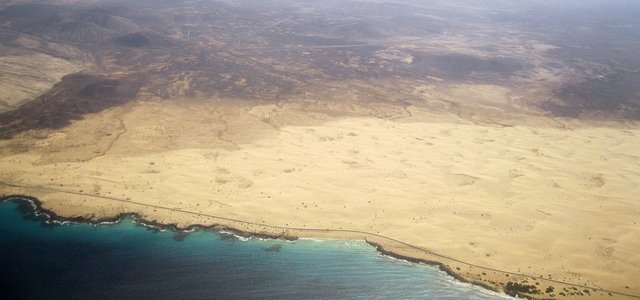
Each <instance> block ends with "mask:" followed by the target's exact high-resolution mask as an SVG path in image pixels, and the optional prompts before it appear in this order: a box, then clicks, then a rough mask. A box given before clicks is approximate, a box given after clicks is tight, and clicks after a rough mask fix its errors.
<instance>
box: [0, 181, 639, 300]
mask: <svg viewBox="0 0 640 300" xmlns="http://www.w3.org/2000/svg"><path fill="white" fill-rule="evenodd" d="M0 185H3V186H5V187H11V188H18V189H25V190H33V191H38V190H40V191H45V192H56V193H63V194H69V195H78V196H84V197H92V198H97V199H100V200H106V201H108V202H111V203H118V202H120V203H127V204H130V205H135V206H138V207H139V209H138V210H134V211H129V212H127V211H120V212H117V213H113V214H111V215H109V214H105V213H104V212H103V213H102V214H101V215H100V216H96V215H95V214H89V217H86V216H65V215H64V212H62V213H61V212H59V211H58V212H57V213H56V211H54V210H50V209H47V208H45V207H43V206H46V203H43V201H41V200H39V199H37V198H36V197H32V196H26V195H22V194H12V195H3V196H0V201H9V200H19V201H20V202H21V203H22V205H23V206H24V205H28V206H30V207H31V209H32V210H33V212H34V214H35V215H36V216H38V217H39V218H40V220H42V221H44V222H47V223H59V224H60V223H65V222H75V223H90V224H100V223H113V222H118V221H119V220H121V219H122V218H124V217H127V216H129V217H132V218H134V220H136V222H138V223H141V224H143V225H147V226H151V227H156V228H160V229H166V230H173V231H176V232H188V231H192V230H194V229H196V228H198V229H212V230H218V231H220V230H224V231H229V232H231V233H233V234H236V235H238V236H241V237H257V238H273V239H283V240H291V241H293V240H296V239H298V238H300V237H304V238H332V239H351V240H363V241H366V242H367V243H369V244H370V245H372V246H373V247H375V248H376V249H377V250H378V251H379V252H380V253H382V254H384V255H388V256H391V257H395V258H398V259H403V260H407V261H410V262H414V263H425V264H429V265H435V266H438V267H439V268H440V269H441V270H443V271H444V272H446V273H447V274H449V275H450V276H452V277H454V278H456V279H458V280H460V281H462V282H467V283H471V284H474V285H477V286H480V287H483V288H486V289H489V290H492V291H496V292H504V293H506V294H508V295H511V296H518V297H525V298H528V299H542V298H548V297H558V298H562V296H564V295H566V296H570V297H576V296H599V297H598V298H604V297H614V296H615V297H616V298H620V297H626V298H628V299H640V296H638V295H632V294H627V293H622V292H617V291H611V290H606V289H601V288H598V287H593V286H588V285H581V284H574V283H570V282H564V281H560V280H555V279H549V278H544V277H539V276H532V275H527V274H523V273H517V272H510V271H504V270H497V269H493V268H488V267H484V266H480V265H476V264H473V263H469V262H465V261H462V260H459V259H456V258H453V257H449V256H446V255H442V254H439V253H435V252H433V251H431V250H429V249H427V248H424V247H420V246H416V245H412V244H409V243H406V242H403V241H400V240H397V239H394V238H391V237H387V236H383V235H380V234H376V233H371V232H365V231H358V230H349V229H324V228H297V227H285V226H274V225H267V224H260V223H255V222H247V221H242V220H237V219H233V218H227V217H223V216H216V215H211V214H205V213H199V212H194V211H188V210H184V209H180V208H171V207H165V206H160V205H154V204H148V203H141V202H136V201H134V200H128V199H120V198H117V197H110V196H103V195H92V194H88V193H79V192H73V191H65V190H62V189H55V188H48V187H38V186H26V185H17V184H12V183H8V182H0ZM145 209H155V210H162V211H165V212H166V213H169V214H171V215H174V217H179V215H183V216H189V217H190V219H191V220H192V221H193V222H192V223H191V222H190V224H189V225H186V226H179V225H177V223H170V222H159V221H157V220H152V219H149V218H148V217H146V216H145V213H144V210H145ZM132 210H133V209H132ZM196 221H197V222H196ZM560 293H562V294H560Z"/></svg>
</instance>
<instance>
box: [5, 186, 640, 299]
mask: <svg viewBox="0 0 640 300" xmlns="http://www.w3.org/2000/svg"><path fill="white" fill-rule="evenodd" d="M0 185H4V186H8V187H13V188H22V189H30V190H39V191H45V192H56V193H64V194H72V195H79V196H85V197H93V198H100V199H104V200H108V201H113V202H121V203H128V204H134V205H139V206H144V207H149V208H155V209H161V210H165V211H171V212H180V213H185V214H190V215H194V216H200V217H206V218H212V219H218V220H225V221H229V222H234V223H238V224H244V225H253V226H261V227H265V228H272V229H279V230H283V231H286V230H293V231H300V232H311V233H313V232H322V233H330V232H335V233H355V234H361V235H363V236H364V239H365V241H366V242H368V243H370V244H372V245H373V243H371V242H370V241H369V240H368V239H367V236H369V237H376V238H379V239H382V240H386V241H391V242H393V243H396V244H398V245H402V246H404V247H407V248H409V249H413V250H418V251H421V252H424V253H426V254H429V255H432V256H434V257H438V258H442V259H446V260H450V261H454V262H456V263H459V264H462V265H466V266H471V267H474V268H478V269H480V270H485V271H491V272H496V273H500V274H508V275H513V276H521V277H525V278H529V279H535V280H540V281H545V282H552V283H557V284H562V285H566V286H571V287H576V288H578V287H579V288H583V289H591V290H594V291H599V292H604V293H610V294H612V295H619V296H626V297H631V298H636V299H640V295H634V294H628V293H623V292H617V291H612V290H607V289H602V288H598V287H593V286H588V285H582V284H575V283H570V282H565V281H561V280H556V279H550V278H544V277H541V276H534V275H527V274H523V273H517V272H511V271H505V270H498V269H494V268H491V267H485V266H480V265H477V264H474V263H471V262H467V261H463V260H460V259H456V258H453V257H450V256H446V255H443V254H439V253H436V252H434V251H431V250H429V249H427V248H425V247H420V246H416V245H412V244H409V243H407V242H403V241H401V240H398V239H394V238H392V237H388V236H384V235H380V234H377V233H372V232H366V231H360V230H350V229H326V228H300V227H287V226H277V225H266V224H261V223H256V222H250V221H243V220H238V219H233V218H227V217H222V216H216V215H211V214H205V213H200V212H194V211H189V210H184V209H180V208H171V207H167V206H161V205H155V204H148V203H143V202H137V201H134V200H127V199H121V198H117V197H110V196H102V195H94V194H88V193H80V192H74V191H68V190H63V189H56V188H50V187H43V186H29V185H22V184H14V183H9V182H4V181H0ZM20 197H21V196H18V195H10V196H3V197H1V198H0V202H2V201H4V200H7V199H9V198H20ZM23 197H26V196H23ZM141 221H144V220H141ZM248 233H249V234H250V232H248ZM274 237H275V236H274ZM391 255H393V253H391ZM416 261H422V260H420V259H416ZM427 263H431V264H438V265H440V266H441V267H444V264H443V263H440V262H427ZM453 273H455V272H453ZM458 277H460V276H458ZM461 279H463V278H461Z"/></svg>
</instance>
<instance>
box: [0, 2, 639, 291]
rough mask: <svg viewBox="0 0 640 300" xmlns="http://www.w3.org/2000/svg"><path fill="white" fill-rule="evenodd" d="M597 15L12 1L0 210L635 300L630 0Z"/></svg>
mask: <svg viewBox="0 0 640 300" xmlns="http://www.w3.org/2000/svg"><path fill="white" fill-rule="evenodd" d="M600 2H601V1H600ZM600 2H599V1H592V2H589V4H585V5H583V6H579V7H578V6H575V5H570V4H566V3H564V4H563V3H560V4H558V3H552V2H548V1H532V2H531V3H528V2H527V3H515V1H513V2H511V1H489V2H487V3H489V4H487V3H485V2H482V3H480V2H478V1H472V0H464V1H455V2H452V1H430V3H429V4H428V5H427V4H425V3H422V1H408V0H407V1H400V0H398V1H337V0H336V1H333V0H332V1H302V2H301V1H283V0H277V1H276V0H272V1H257V0H256V1H242V2H239V1H181V0H177V1H173V0H171V1H169V0H167V1H157V0H141V1H101V0H96V1H42V2H38V1H3V2H0V88H1V89H0V196H9V195H23V196H29V197H35V198H37V199H38V200H39V201H40V202H41V203H42V207H43V208H44V209H47V210H50V211H53V212H55V213H56V214H57V215H59V216H61V217H69V218H76V217H77V218H87V219H97V218H103V217H113V216H117V215H119V214H122V213H136V214H138V215H139V216H141V217H142V218H144V219H146V220H149V221H154V222H159V223H164V224H177V226H179V227H180V228H186V227H188V226H189V225H193V224H202V225H214V224H216V225H221V226H224V227H228V228H232V229H234V230H238V231H242V232H245V233H248V234H259V235H267V236H271V237H282V236H285V237H291V236H297V237H320V238H324V237H327V238H344V239H365V240H367V241H368V242H370V243H371V244H373V245H376V246H377V247H378V248H379V250H380V251H382V252H384V253H389V254H392V255H395V256H398V257H402V258H406V259H410V260H418V261H426V262H429V263H433V264H438V265H440V266H441V268H443V269H445V270H447V271H448V272H449V273H450V274H452V275H454V276H456V277H458V278H459V279H461V280H466V281H469V282H473V283H476V284H479V285H482V286H484V287H486V288H490V289H494V290H498V291H501V292H505V293H508V294H510V295H519V296H522V297H530V298H536V299H547V298H571V299H575V298H585V299H623V298H627V299H633V298H638V297H640V286H639V285H638V284H637V278H640V255H639V254H638V251H637V249H640V219H639V216H640V202H639V201H638V200H639V199H638V195H640V185H639V184H638V183H639V182H640V155H639V154H638V149H640V138H639V137H640V125H639V123H638V121H639V118H640V76H639V74H640V49H639V47H640V46H639V45H640V35H639V34H638V33H639V32H640V21H639V20H640V19H639V18H635V17H634V16H637V15H638V13H639V12H640V7H639V6H638V5H637V4H635V3H633V2H631V1H627V2H625V1H620V3H617V4H615V5H604V6H603V5H600Z"/></svg>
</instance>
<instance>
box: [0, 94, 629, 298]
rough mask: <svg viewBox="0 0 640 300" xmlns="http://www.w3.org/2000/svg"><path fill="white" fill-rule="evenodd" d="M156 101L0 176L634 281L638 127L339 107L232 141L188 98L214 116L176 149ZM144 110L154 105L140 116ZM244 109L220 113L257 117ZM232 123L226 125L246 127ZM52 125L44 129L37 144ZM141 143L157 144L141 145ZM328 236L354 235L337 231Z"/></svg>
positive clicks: (513, 266) (76, 201)
mask: <svg viewBox="0 0 640 300" xmlns="http://www.w3.org/2000/svg"><path fill="white" fill-rule="evenodd" d="M154 105H155V104H147V105H142V106H141V107H143V108H141V107H138V108H135V109H134V110H133V111H131V112H129V113H122V114H121V116H120V119H121V120H122V121H123V124H124V125H125V127H126V129H127V132H126V133H123V134H122V136H120V138H119V139H118V140H117V141H114V142H113V143H112V146H111V148H110V149H109V152H107V153H106V154H105V155H99V156H96V157H94V158H92V159H90V160H88V161H84V162H58V163H51V164H40V163H38V162H39V161H40V160H41V158H42V157H41V155H39V154H37V152H36V151H32V152H26V153H24V154H16V155H9V156H4V157H2V158H1V159H0V170H1V171H0V180H1V181H3V182H8V183H12V184H16V185H24V186H32V187H44V188H47V189H57V190H61V191H68V192H74V193H82V194H93V195H100V196H106V197H113V198H118V199H123V200H127V199H130V200H134V201H137V202H142V203H147V204H152V205H159V206H163V207H170V208H178V209H181V210H186V211H193V212H198V213H204V214H211V215H216V216H223V217H227V218H233V219H239V220H244V221H249V222H255V223H259V224H267V225H276V226H286V227H300V228H327V229H352V230H360V231H366V232H371V233H377V234H381V235H384V236H388V237H393V238H396V239H399V240H401V241H404V242H408V243H411V244H413V245H417V246H421V247H425V248H428V249H430V250H432V251H434V252H437V253H440V254H444V255H447V256H450V257H453V258H456V259H460V260H464V261H466V262H470V263H473V264H477V265H480V266H485V267H490V268H495V269H498V270H504V271H511V272H518V273H524V274H528V275H535V276H543V277H545V278H552V279H556V280H561V281H566V282H570V283H575V284H582V285H588V286H593V287H599V288H604V289H608V290H613V291H619V292H623V293H629V294H640V289H639V288H640V287H639V286H638V285H637V278H640V254H639V253H640V252H638V251H637V249H640V202H639V200H640V199H639V198H638V195H640V153H639V152H638V149H640V128H638V127H636V128H633V129H619V128H613V127H589V126H582V127H576V128H575V129H573V130H563V129H555V128H551V127H544V126H536V127H534V126H525V125H522V126H515V127H495V126H482V125H476V124H466V123H461V122H460V121H459V120H457V119H453V118H452V119H450V120H449V121H448V122H443V121H442V120H437V121H430V120H429V119H428V118H426V117H424V118H422V119H424V120H422V121H417V120H414V119H416V118H414V119H409V120H404V121H401V122H400V121H389V120H382V119H377V118H368V117H348V118H341V119H333V120H332V121H328V122H325V123H322V124H319V125H313V126H293V125H290V126H283V127H281V128H280V130H279V131H276V130H275V129H274V130H272V131H264V132H260V133H255V135H254V137H257V136H263V137H262V138H258V139H255V138H254V139H253V140H251V139H248V138H245V139H244V140H243V139H236V140H237V141H238V142H236V143H234V145H231V146H230V145H228V144H227V143H225V142H224V140H223V139H224V137H223V139H222V140H221V135H218V132H219V130H217V129H216V128H219V127H221V126H222V127H224V126H223V125H224V124H223V122H222V121H216V120H223V119H220V118H219V117H220V116H219V115H216V114H215V112H206V110H204V109H201V110H199V109H194V110H188V109H185V110H186V111H185V112H184V113H185V114H189V115H194V114H195V115H197V114H198V111H204V112H202V113H203V114H204V113H205V112H206V113H207V114H209V115H210V116H211V122H205V121H203V122H202V123H201V124H200V125H198V124H195V123H194V124H193V127H198V126H209V127H206V128H209V129H206V128H205V127H202V128H200V129H194V130H195V131H193V132H194V135H193V138H192V140H190V143H191V146H190V147H188V148H185V149H178V148H176V147H172V146H171V143H169V142H170V141H174V142H175V139H188V138H189V136H190V135H182V136H175V137H171V135H169V137H168V138H167V133H171V132H172V131H171V126H172V121H171V118H170V116H169V115H166V116H165V115H162V114H163V113H164V111H163V110H162V109H161V107H160V106H154ZM140 109H145V110H154V111H155V112H154V113H153V114H148V111H147V112H145V113H144V114H143V113H140V114H136V112H137V111H139V110H140ZM232 111H233V110H232ZM241 111H242V110H237V112H238V113H237V114H236V115H235V116H234V115H233V114H231V115H229V114H228V112H227V113H225V114H224V115H225V116H231V117H235V118H239V117H243V118H246V121H247V122H249V123H250V122H254V121H252V120H254V119H252V117H250V116H247V115H246V114H241V113H240V112H241ZM265 111H266V112H265ZM268 111H269V110H268V109H266V110H265V108H263V109H258V110H253V111H251V113H250V114H249V115H252V116H256V115H257V117H256V118H257V119H255V120H260V118H263V117H264V115H265V113H268ZM106 114H116V115H117V114H118V113H117V111H113V110H112V111H108V112H106ZM149 115H153V116H156V117H158V116H162V117H163V120H166V121H165V122H164V123H163V126H165V127H167V128H164V129H162V130H160V131H159V132H156V131H158V130H159V129H158V128H148V127H145V126H148V125H146V124H147V123H145V122H144V120H143V119H142V118H143V117H145V116H146V117H148V116H149ZM165 117H166V118H165ZM195 119H198V118H197V117H196V118H195ZM100 120H101V119H100V115H97V116H94V117H91V118H88V119H87V120H84V121H80V122H77V123H76V124H74V125H72V126H71V127H70V128H69V129H68V130H67V131H68V132H72V131H73V130H75V128H87V127H86V126H87V124H88V123H91V122H106V121H100ZM200 120H201V119H200ZM236 121H237V119H236ZM81 122H85V123H87V124H81ZM236 123H237V122H236ZM249 123H248V124H249ZM78 124H80V125H78ZM109 124H111V123H109ZM206 124H209V125H206ZM74 126H76V127H74ZM109 126H117V124H111V125H109ZM226 129H228V128H226ZM238 130H239V129H238ZM154 132H156V133H155V134H154ZM237 132H238V133H236V134H234V135H231V137H234V136H238V135H239V134H241V131H240V130H239V131H237ZM145 134H146V135H148V139H145V138H144V137H145ZM226 134H229V133H228V132H227V133H226ZM203 135H205V136H206V135H211V137H210V140H211V141H212V142H211V145H212V146H210V147H211V148H209V149H206V147H205V145H204V144H202V143H199V142H198V141H200V140H201V139H199V138H198V136H200V138H202V136H203ZM58 138H59V137H58ZM162 138H164V141H166V142H167V143H166V144H162V142H161V140H162ZM55 139H56V136H54V135H52V136H51V137H49V139H47V140H45V141H43V142H41V143H46V142H47V141H49V140H55ZM144 141H147V142H144ZM216 141H217V142H216ZM139 143H152V144H153V143H155V144H154V145H151V144H145V145H140V144H139ZM158 143H160V144H158ZM175 143H176V144H182V145H184V144H185V143H187V141H182V142H175ZM97 144H100V143H97ZM150 145H151V146H150ZM158 145H160V146H158ZM137 147H143V148H147V149H150V148H149V147H155V148H154V149H158V150H157V151H154V152H152V153H144V152H143V151H142V150H141V149H142V148H137ZM136 149H138V150H136ZM61 151H62V152H61V154H59V155H63V153H64V150H61ZM127 151H132V152H131V153H133V154H131V153H129V154H127ZM69 155H73V154H69ZM0 189H1V190H0V191H1V192H2V194H25V195H32V196H35V197H37V198H38V199H40V200H42V201H43V204H44V207H46V208H49V209H52V210H54V211H55V212H57V213H59V214H61V215H63V216H86V217H101V216H109V215H115V214H117V213H119V212H137V213H140V214H141V215H142V216H144V217H145V218H146V219H149V220H158V221H160V222H166V223H175V222H177V223H178V224H179V225H181V226H186V225H188V224H194V223H203V224H212V223H223V224H227V225H229V226H233V227H236V228H240V229H243V230H248V231H255V232H259V231H262V230H267V229H263V228H259V227H252V226H247V225H243V224H237V223H233V222H230V221H229V222H225V221H223V220H212V219H210V218H206V217H203V216H194V215H189V214H184V213H181V212H168V211H166V210H163V209H157V208H149V207H146V208H145V207H142V206H139V205H134V204H126V203H122V202H113V201H110V200H106V199H100V198H93V197H88V196H80V195H76V194H68V193H59V192H52V191H50V190H48V191H47V190H35V189H30V188H16V187H8V186H2V187H0ZM291 233H292V234H296V235H309V236H326V235H332V234H329V233H327V234H322V233H305V232H296V231H291ZM338 237H346V238H362V236H361V235H358V234H347V233H344V234H342V235H340V234H338ZM374 241H375V239H374ZM382 243H383V245H384V241H382ZM387 246H388V248H389V249H391V250H393V251H394V252H398V253H400V254H406V255H410V256H414V257H419V258H426V259H435V260H439V261H441V262H443V263H445V264H447V265H449V266H450V268H452V269H454V270H458V269H456V268H461V269H459V270H458V271H457V272H458V273H460V274H461V275H462V276H464V277H465V278H467V279H469V280H475V281H480V282H483V283H485V284H487V285H489V286H498V287H500V286H503V285H504V284H505V282H507V281H510V280H515V278H514V277H511V278H509V277H506V276H505V275H504V274H500V273H490V272H489V273H488V274H487V273H485V274H486V275H482V273H483V272H486V270H479V269H474V268H469V267H468V266H466V265H464V264H459V263H456V262H453V261H447V260H446V259H443V258H437V257H436V258H434V257H433V256H429V255H426V254H424V253H418V252H415V251H413V250H411V249H400V248H397V247H395V246H394V245H391V244H389V245H387ZM394 247H395V248H394ZM492 282H493V283H495V284H496V285H494V284H493V283H492ZM530 283H533V282H532V281H530ZM543 285H549V283H543ZM540 288H541V289H543V290H544V288H546V286H540ZM556 292H557V291H556ZM594 294H595V292H594ZM556 295H557V294H556ZM605 295H606V293H605ZM601 296H602V295H601ZM607 297H609V296H607Z"/></svg>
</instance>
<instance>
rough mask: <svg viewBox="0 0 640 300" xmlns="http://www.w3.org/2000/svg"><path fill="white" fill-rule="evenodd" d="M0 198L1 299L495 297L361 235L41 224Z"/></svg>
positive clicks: (123, 223)
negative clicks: (241, 234)
mask: <svg viewBox="0 0 640 300" xmlns="http://www.w3.org/2000/svg"><path fill="white" fill-rule="evenodd" d="M19 208H20V206H19V205H18V203H17V202H15V201H13V200H12V201H7V202H4V203H0V245H1V246H0V258H1V263H0V291H1V293H2V294H3V295H4V296H5V297H3V298H4V299H18V298H29V299H33V298H42V299H45V298H46V299H96V298H100V299H106V298H109V299H114V298H115V299H119V298H129V299H142V298H145V299H160V298H162V299H176V298H179V299H189V298H199V299H202V298H206V299H240V298H254V299H503V298H506V297H504V296H501V295H498V294H496V293H493V292H489V291H486V290H483V289H481V288H479V287H476V286H472V285H469V284H465V283H461V282H458V281H456V280H454V279H453V278H451V277H450V276H448V275H446V274H445V273H444V272H442V271H440V270H438V269H437V268H436V267H433V266H428V265H423V264H416V263H409V262H405V261H402V260H397V259H394V258H391V257H387V256H383V255H380V254H379V253H378V252H377V251H375V249H374V248H373V247H371V246H369V245H367V244H366V243H365V242H362V241H342V240H305V239H302V240H298V241H295V242H289V241H280V240H268V239H267V240H263V239H257V238H251V239H241V238H238V237H236V236H234V235H231V234H226V233H220V232H215V231H210V230H197V231H195V232H193V233H190V234H188V235H183V234H176V232H172V231H159V230H154V229H150V228H146V227H144V226H141V225H139V224H136V223H135V221H134V220H132V219H131V218H127V219H124V220H122V221H121V222H119V223H118V224H113V225H97V226H95V225H90V224H67V225H47V224H43V223H41V222H40V221H37V220H35V219H34V217H33V214H32V212H31V211H29V210H25V209H24V206H23V207H22V208H23V209H19Z"/></svg>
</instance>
